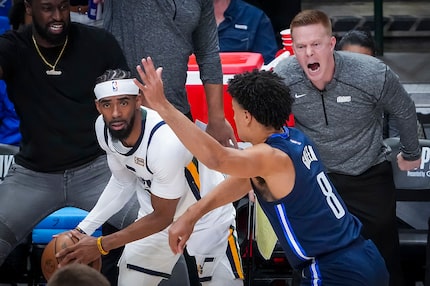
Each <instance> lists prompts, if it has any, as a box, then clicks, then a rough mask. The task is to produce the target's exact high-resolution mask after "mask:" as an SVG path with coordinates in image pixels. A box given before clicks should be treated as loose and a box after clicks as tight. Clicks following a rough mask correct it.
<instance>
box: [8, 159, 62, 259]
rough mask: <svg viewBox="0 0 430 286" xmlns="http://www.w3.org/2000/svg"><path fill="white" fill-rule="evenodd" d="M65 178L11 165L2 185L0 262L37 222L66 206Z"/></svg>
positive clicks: (60, 175)
mask: <svg viewBox="0 0 430 286" xmlns="http://www.w3.org/2000/svg"><path fill="white" fill-rule="evenodd" d="M62 179H63V175H62V174H46V173H39V172H34V171H31V170H28V169H25V168H23V167H22V166H20V165H17V164H14V165H12V167H11V169H10V170H9V173H8V176H7V177H6V178H5V180H4V181H3V183H2V184H0V265H1V264H3V262H4V260H5V259H6V257H7V255H8V254H9V253H10V252H11V251H12V250H13V249H14V248H15V247H16V245H17V244H18V243H19V242H20V241H23V240H24V239H25V238H26V237H27V236H28V235H29V234H30V233H31V231H32V229H33V228H34V226H35V225H36V224H37V223H39V222H40V221H41V220H42V219H44V218H45V217H46V216H48V215H49V214H51V213H52V212H54V211H56V210H57V209H59V208H61V207H63V206H64V193H63V190H62V186H63V185H62V182H63V181H62Z"/></svg>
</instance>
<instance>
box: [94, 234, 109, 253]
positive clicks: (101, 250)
mask: <svg viewBox="0 0 430 286" xmlns="http://www.w3.org/2000/svg"><path fill="white" fill-rule="evenodd" d="M102 237H103V236H99V238H97V248H98V249H99V251H100V253H101V254H102V255H106V254H108V253H109V251H106V250H104V248H103V246H102Z"/></svg>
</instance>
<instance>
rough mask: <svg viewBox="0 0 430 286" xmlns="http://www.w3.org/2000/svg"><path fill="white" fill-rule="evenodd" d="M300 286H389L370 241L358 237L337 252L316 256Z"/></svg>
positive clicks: (377, 254) (304, 270) (384, 267)
mask: <svg viewBox="0 0 430 286" xmlns="http://www.w3.org/2000/svg"><path fill="white" fill-rule="evenodd" d="M301 273H302V281H301V285H332V286H345V285H348V286H362V285H366V286H387V285H388V283H389V282H388V281H389V275H388V271H387V268H386V266H385V262H384V259H383V258H382V257H381V255H380V253H379V251H378V249H377V248H376V246H375V244H374V243H373V242H372V241H371V240H364V239H363V237H359V238H358V239H357V240H356V241H355V242H353V243H351V244H350V245H348V246H347V247H344V248H342V249H339V250H337V251H334V252H331V253H328V254H324V255H322V256H320V257H318V256H317V257H316V258H315V259H314V260H313V261H312V262H311V263H310V264H309V265H308V266H306V267H304V268H303V270H302V272H301Z"/></svg>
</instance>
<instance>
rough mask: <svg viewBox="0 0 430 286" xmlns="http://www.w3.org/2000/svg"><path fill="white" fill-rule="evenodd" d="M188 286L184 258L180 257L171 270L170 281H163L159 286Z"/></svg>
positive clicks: (188, 281) (188, 279) (188, 280)
mask: <svg viewBox="0 0 430 286" xmlns="http://www.w3.org/2000/svg"><path fill="white" fill-rule="evenodd" d="M177 285H181V286H187V285H188V286H189V285H190V278H189V276H188V267H187V263H186V261H185V257H184V256H183V255H181V256H180V257H179V259H178V261H177V262H176V264H175V266H174V267H173V270H172V276H171V277H170V279H163V280H162V281H161V282H160V284H159V286H177Z"/></svg>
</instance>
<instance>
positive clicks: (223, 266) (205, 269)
mask: <svg viewBox="0 0 430 286" xmlns="http://www.w3.org/2000/svg"><path fill="white" fill-rule="evenodd" d="M196 261H197V264H198V265H203V266H201V268H200V272H199V274H200V282H201V284H202V286H218V285H231V286H243V279H240V278H236V277H235V274H234V273H233V270H232V267H231V264H230V261H229V259H228V257H227V255H223V256H220V257H214V258H213V259H207V257H196Z"/></svg>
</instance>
